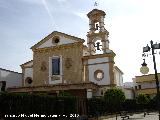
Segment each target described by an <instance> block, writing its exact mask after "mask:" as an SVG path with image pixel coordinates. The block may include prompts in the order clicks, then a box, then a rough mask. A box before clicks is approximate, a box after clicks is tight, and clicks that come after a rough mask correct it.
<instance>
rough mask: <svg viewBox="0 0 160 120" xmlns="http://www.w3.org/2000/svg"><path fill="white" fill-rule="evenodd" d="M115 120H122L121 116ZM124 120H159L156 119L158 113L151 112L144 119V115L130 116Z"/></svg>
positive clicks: (112, 119) (109, 119) (113, 118)
mask: <svg viewBox="0 0 160 120" xmlns="http://www.w3.org/2000/svg"><path fill="white" fill-rule="evenodd" d="M102 120H116V117H112V118H103V119H102ZM117 120H123V119H122V118H121V116H118V117H117ZM124 120H159V118H158V113H156V112H152V113H149V115H146V116H145V117H144V113H138V114H134V115H132V116H129V119H127V118H125V119H124Z"/></svg>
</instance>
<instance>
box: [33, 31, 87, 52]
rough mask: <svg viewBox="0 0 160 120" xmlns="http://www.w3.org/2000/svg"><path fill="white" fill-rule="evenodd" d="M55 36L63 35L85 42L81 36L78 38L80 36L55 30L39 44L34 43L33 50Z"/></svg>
mask: <svg viewBox="0 0 160 120" xmlns="http://www.w3.org/2000/svg"><path fill="white" fill-rule="evenodd" d="M53 36H63V37H65V38H68V39H72V40H75V41H78V42H81V43H84V42H85V40H84V39H81V38H78V37H75V36H71V35H68V34H65V33H62V32H58V31H54V32H52V33H51V34H49V35H48V36H46V37H45V38H43V39H42V40H41V41H39V42H38V43H37V44H35V45H33V46H32V47H31V49H32V50H34V49H36V48H37V47H38V46H40V45H42V44H43V43H45V42H46V41H47V40H49V39H50V38H52V37H53Z"/></svg>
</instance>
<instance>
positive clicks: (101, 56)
mask: <svg viewBox="0 0 160 120" xmlns="http://www.w3.org/2000/svg"><path fill="white" fill-rule="evenodd" d="M115 56H116V54H115V53H114V52H112V53H105V54H96V55H90V56H83V58H82V59H95V58H103V57H115Z"/></svg>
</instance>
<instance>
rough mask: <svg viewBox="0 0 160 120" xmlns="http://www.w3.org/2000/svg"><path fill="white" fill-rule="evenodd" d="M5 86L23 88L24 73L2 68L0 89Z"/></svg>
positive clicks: (0, 71)
mask: <svg viewBox="0 0 160 120" xmlns="http://www.w3.org/2000/svg"><path fill="white" fill-rule="evenodd" d="M3 84H5V88H8V87H20V86H22V73H18V72H14V71H10V70H6V69H2V68H0V88H2V86H3ZM0 91H1V89H0Z"/></svg>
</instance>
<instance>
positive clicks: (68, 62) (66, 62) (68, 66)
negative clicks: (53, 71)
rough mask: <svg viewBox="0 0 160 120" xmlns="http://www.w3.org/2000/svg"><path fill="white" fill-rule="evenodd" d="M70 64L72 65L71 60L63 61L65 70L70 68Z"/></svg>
mask: <svg viewBox="0 0 160 120" xmlns="http://www.w3.org/2000/svg"><path fill="white" fill-rule="evenodd" d="M72 64H73V60H72V58H66V59H65V67H66V68H70V67H72Z"/></svg>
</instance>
